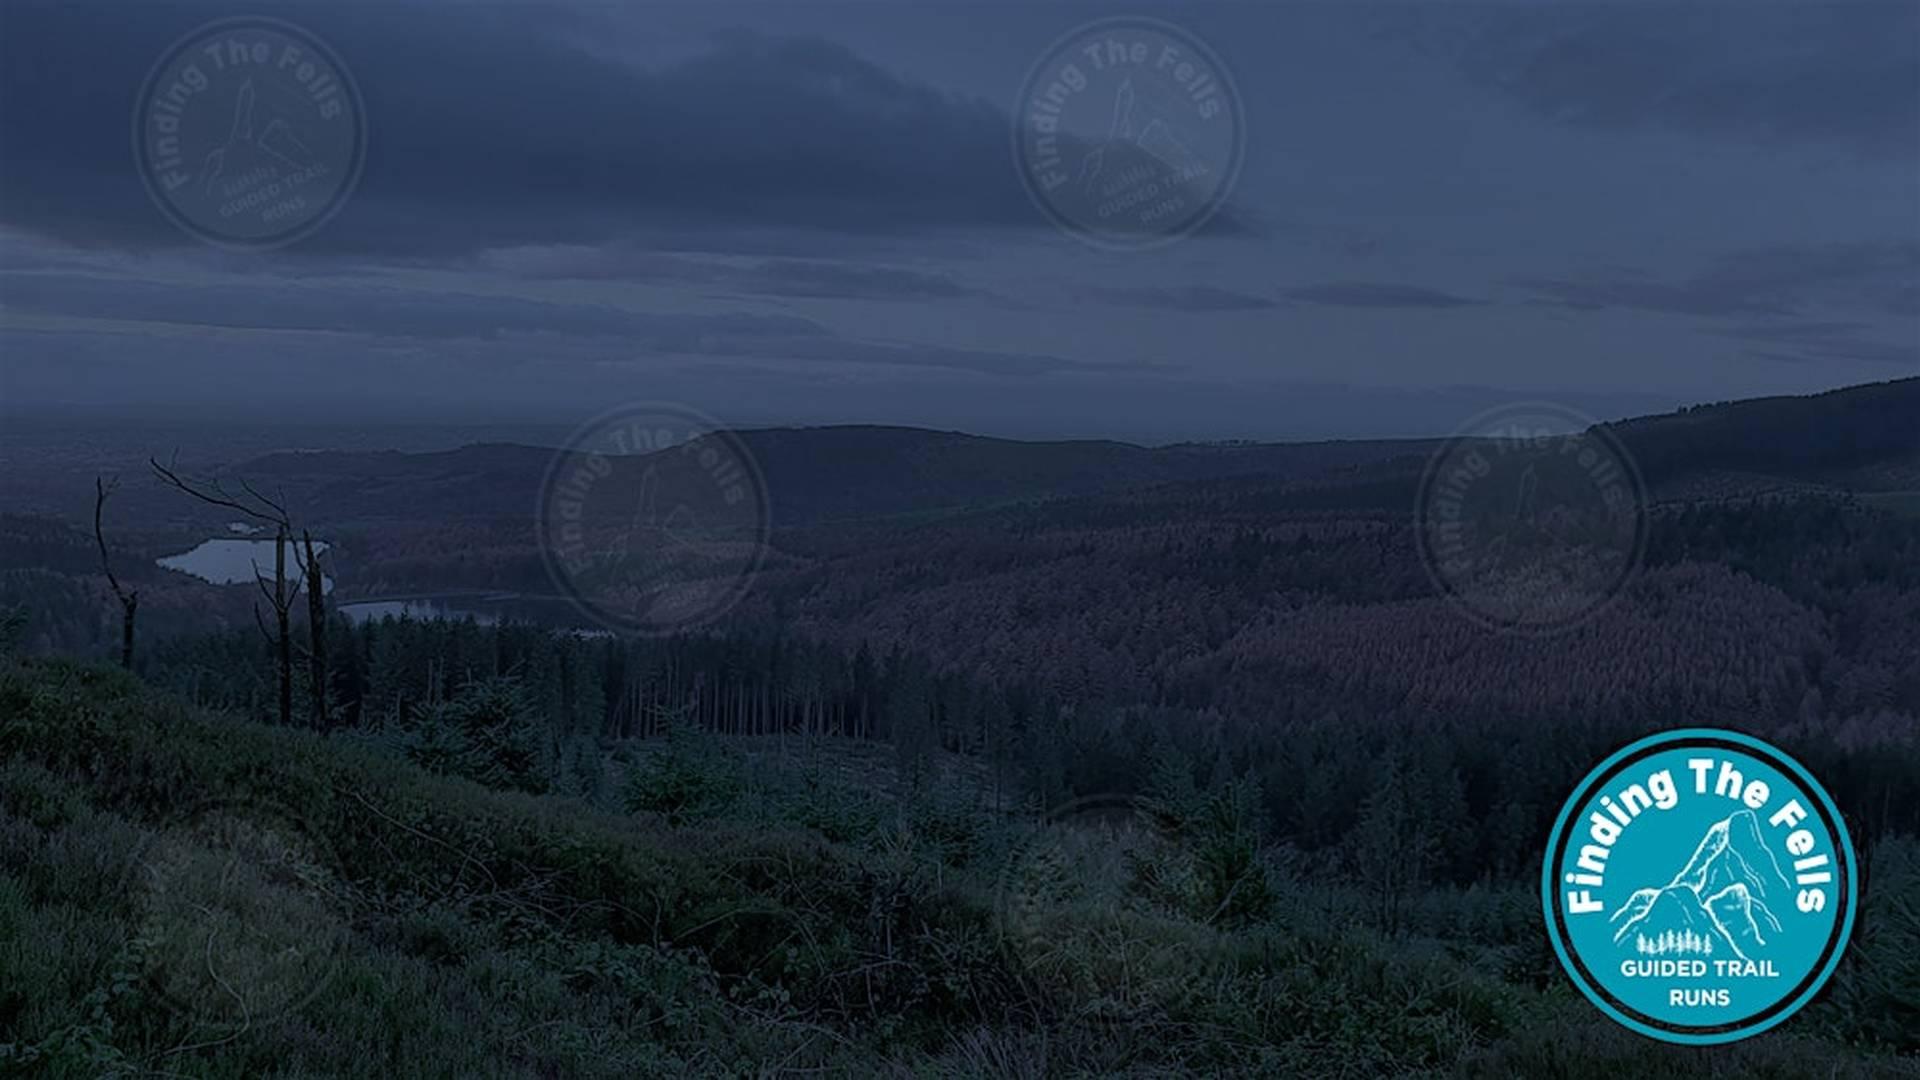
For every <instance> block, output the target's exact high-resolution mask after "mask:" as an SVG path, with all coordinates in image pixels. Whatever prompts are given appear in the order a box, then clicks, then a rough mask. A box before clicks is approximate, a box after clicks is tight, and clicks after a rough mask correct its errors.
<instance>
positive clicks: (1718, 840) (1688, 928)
mask: <svg viewBox="0 0 1920 1080" xmlns="http://www.w3.org/2000/svg"><path fill="white" fill-rule="evenodd" d="M1788 888H1789V886H1788V884H1787V877H1786V875H1785V874H1784V873H1782V872H1781V870H1780V863H1779V862H1778V861H1777V860H1776V859H1775V858H1774V857H1773V852H1771V851H1769V850H1767V846H1766V843H1765V842H1764V841H1763V840H1762V839H1761V838H1760V821H1759V819H1758V818H1757V817H1755V816H1754V813H1753V811H1751V810H1741V811H1738V812H1737V813H1734V814H1733V815H1731V816H1730V817H1728V818H1726V819H1725V820H1723V821H1718V822H1715V823H1714V824H1713V825H1712V826H1710V827H1709V828H1708V829H1707V832H1706V835H1705V836H1702V837H1701V838H1700V843H1699V845H1698V846H1697V847H1695V848H1694V850H1693V857H1692V858H1690V859H1688V860H1687V864H1686V865H1685V866H1684V867H1682V868H1681V869H1680V872H1679V873H1677V874H1675V875H1674V876H1673V880H1671V881H1669V882H1667V883H1666V884H1665V885H1663V886H1659V887H1651V888H1643V889H1636V890H1634V892H1633V895H1632V896H1629V897H1628V898H1627V902H1626V903H1624V904H1622V905H1621V906H1620V910H1618V911H1616V912H1614V913H1613V916H1612V918H1611V920H1610V921H1612V922H1614V923H1617V924H1618V927H1617V929H1615V930H1614V933H1613V941H1614V944H1616V945H1621V946H1623V947H1627V948H1633V949H1636V950H1637V951H1639V952H1641V953H1643V954H1659V955H1664V954H1669V953H1677V954H1680V955H1689V954H1691V955H1701V956H1710V955H1712V954H1714V953H1715V952H1718V951H1720V950H1722V949H1724V950H1727V951H1729V952H1731V953H1732V954H1733V955H1734V956H1736V957H1738V958H1739V959H1742V960H1751V959H1753V958H1754V956H1755V955H1756V954H1757V953H1759V952H1760V951H1761V950H1763V949H1764V948H1765V947H1766V945H1767V940H1768V935H1769V934H1777V933H1779V932H1780V920H1779V919H1776V918H1774V915H1773V912H1772V910H1770V909H1769V908H1768V907H1767V903H1766V902H1767V899H1768V898H1769V897H1774V898H1780V897H1784V896H1785V895H1786V892H1787V889H1788Z"/></svg>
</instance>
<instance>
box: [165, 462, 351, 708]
mask: <svg viewBox="0 0 1920 1080" xmlns="http://www.w3.org/2000/svg"><path fill="white" fill-rule="evenodd" d="M148 464H150V465H152V466H153V470H154V472H155V473H157V474H158V475H159V477H160V479H162V480H164V481H166V482H167V483H168V484H169V485H171V486H173V487H175V488H178V489H179V490H180V491H183V492H185V493H186V494H188V495H191V496H193V497H194V498H196V499H199V500H200V501H201V502H205V503H209V504H211V505H214V506H223V507H226V508H227V509H229V510H233V511H236V512H238V513H240V514H244V515H246V516H247V517H249V518H252V519H253V520H255V521H260V522H265V523H266V524H268V525H271V526H272V527H273V530H274V533H273V577H272V578H271V579H269V578H268V577H267V576H266V575H265V574H262V573H260V571H259V568H258V567H256V568H255V569H254V583H255V584H256V585H258V586H259V588H260V592H261V595H262V596H264V597H265V598H266V601H267V606H268V607H270V608H272V609H273V618H274V628H273V630H272V631H268V630H267V628H266V625H265V623H264V622H261V624H260V630H261V633H262V634H264V635H265V636H266V638H267V642H268V644H269V645H271V646H272V647H273V650H274V661H275V666H276V667H277V668H278V674H279V684H280V686H279V689H280V701H279V705H280V709H279V712H280V722H281V723H282V724H288V725H291V724H292V723H293V650H294V644H293V626H292V624H293V614H292V613H293V603H294V600H295V599H296V598H297V597H298V596H299V593H300V589H301V583H300V580H299V579H297V578H296V579H294V580H292V581H291V582H289V580H288V577H287V547H288V545H289V544H291V543H292V542H293V519H292V516H291V515H289V514H288V513H287V508H286V506H285V505H284V504H282V503H280V502H279V501H277V500H274V499H270V498H268V497H267V496H265V495H262V494H261V493H260V492H258V491H256V490H255V489H254V488H253V486H252V485H251V484H248V483H247V482H246V481H245V480H241V481H240V488H241V493H239V494H236V493H234V492H231V491H228V490H227V489H226V488H225V487H224V486H222V485H221V483H220V481H219V480H205V481H198V482H196V481H191V480H187V479H185V478H184V477H182V476H181V475H180V474H179V473H178V472H176V471H174V470H173V469H171V468H168V467H167V466H165V465H162V464H160V462H158V461H156V460H154V459H152V458H149V459H148ZM303 535H305V538H306V556H305V558H304V559H302V558H301V556H300V554H299V551H298V549H296V550H295V555H294V558H295V560H296V561H297V562H300V563H301V564H302V571H303V576H304V577H305V579H306V582H307V594H308V595H307V619H308V623H309V626H308V640H309V642H310V644H309V645H308V647H307V648H306V649H304V650H303V652H305V654H306V656H307V665H308V666H307V671H308V675H309V677H310V678H311V679H312V680H313V703H314V704H313V711H312V714H311V715H312V720H313V723H314V726H315V727H323V726H324V725H325V722H326V716H327V690H326V687H327V647H326V633H327V606H326V605H327V601H326V593H325V591H324V590H323V589H322V587H321V586H322V585H323V584H324V582H323V580H322V576H321V574H320V563H319V560H318V559H317V558H316V557H315V555H314V546H313V537H312V535H311V534H310V533H303ZM254 618H255V619H256V620H259V618H260V609H259V608H258V607H255V608H254Z"/></svg>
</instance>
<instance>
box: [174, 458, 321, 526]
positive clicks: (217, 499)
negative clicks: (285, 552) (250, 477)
mask: <svg viewBox="0 0 1920 1080" xmlns="http://www.w3.org/2000/svg"><path fill="white" fill-rule="evenodd" d="M147 464H149V465H151V466H153V471H154V472H155V473H157V474H158V475H159V477H160V479H161V480H164V481H165V482H167V483H168V484H170V485H172V486H173V487H175V488H178V489H179V490H181V491H183V492H185V493H187V494H188V495H191V496H193V497H194V498H196V499H199V500H200V501H201V502H204V503H210V504H212V505H214V506H224V507H226V508H227V509H229V510H232V511H235V512H236V513H241V514H245V515H246V516H248V517H250V518H253V519H254V520H256V521H264V522H267V523H268V524H270V525H281V526H287V527H289V528H290V527H291V526H290V525H289V523H288V521H287V511H286V509H285V508H284V507H282V506H281V505H280V504H279V503H277V502H274V501H273V500H272V499H269V498H267V497H266V496H264V495H261V494H260V493H259V492H257V491H255V490H253V486H252V485H251V484H248V483H247V482H246V481H245V480H242V481H240V485H241V486H242V487H243V488H245V489H246V492H247V494H248V495H250V496H252V497H253V498H254V499H256V500H258V502H259V503H260V504H261V505H264V506H266V507H267V508H268V509H269V510H271V511H272V513H268V512H266V511H263V510H261V509H260V508H259V507H257V506H248V505H247V504H246V503H243V502H241V501H240V500H239V499H238V498H237V497H235V496H234V495H232V494H231V493H229V492H228V491H227V490H226V489H225V488H224V487H221V486H220V481H218V480H206V481H201V482H200V483H198V484H196V483H195V482H193V481H191V480H188V479H186V478H185V477H182V476H181V475H180V474H179V473H178V472H175V471H174V470H173V469H170V468H168V467H167V466H165V465H162V464H160V462H159V461H158V460H157V459H155V458H148V459H147Z"/></svg>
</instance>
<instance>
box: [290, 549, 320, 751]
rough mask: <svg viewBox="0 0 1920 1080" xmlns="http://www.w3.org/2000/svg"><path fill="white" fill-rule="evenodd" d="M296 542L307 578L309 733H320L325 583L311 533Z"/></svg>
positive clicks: (301, 566)
mask: <svg viewBox="0 0 1920 1080" xmlns="http://www.w3.org/2000/svg"><path fill="white" fill-rule="evenodd" d="M300 542H301V545H302V546H303V547H304V548H305V549H306V550H305V554H304V555H302V556H301V558H300V568H301V570H303V571H304V572H305V573H306V578H307V639H308V645H307V677H308V678H309V679H310V680H311V681H312V682H313V693H312V694H311V695H310V699H311V700H310V701H309V704H310V705H311V707H312V713H311V714H310V715H311V717H312V722H313V729H314V730H315V731H324V730H326V727H327V592H326V584H327V580H326V576H325V575H324V574H322V573H321V572H320V556H319V555H317V554H315V553H314V550H313V533H311V532H308V531H307V530H305V529H302V530H300ZM296 554H298V553H297V552H296Z"/></svg>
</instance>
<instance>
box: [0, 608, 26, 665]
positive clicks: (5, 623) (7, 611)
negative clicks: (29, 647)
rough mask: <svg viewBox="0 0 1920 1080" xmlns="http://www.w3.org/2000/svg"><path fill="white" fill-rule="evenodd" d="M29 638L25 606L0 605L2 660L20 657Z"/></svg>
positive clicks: (0, 656) (0, 647)
mask: <svg viewBox="0 0 1920 1080" xmlns="http://www.w3.org/2000/svg"><path fill="white" fill-rule="evenodd" d="M26 636H27V609H26V605H24V604H6V605H0V660H7V659H11V658H12V657H14V656H17V655H19V653H20V646H21V644H22V643H23V642H24V641H25V640H26Z"/></svg>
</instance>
